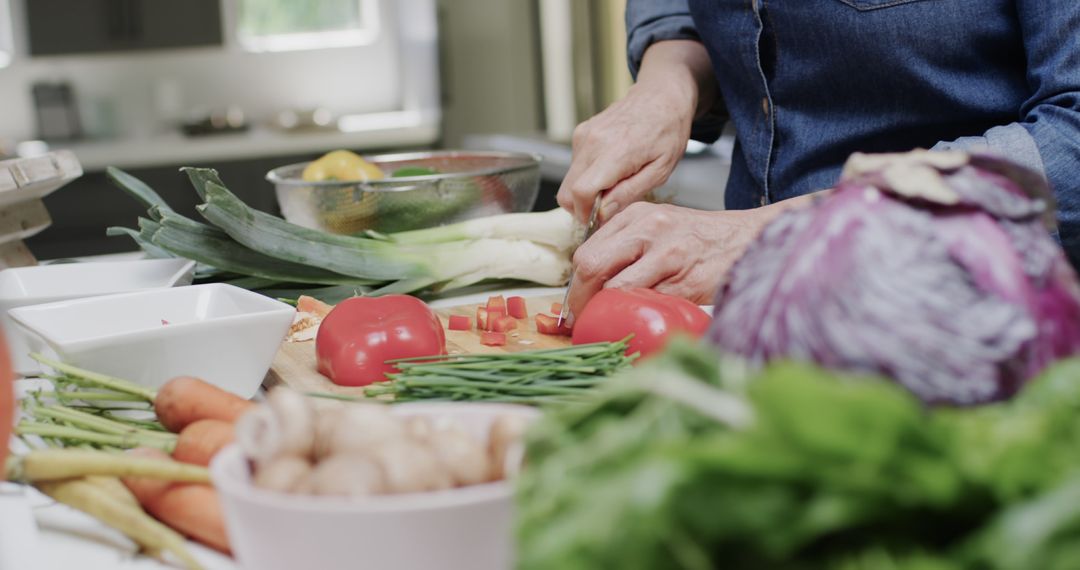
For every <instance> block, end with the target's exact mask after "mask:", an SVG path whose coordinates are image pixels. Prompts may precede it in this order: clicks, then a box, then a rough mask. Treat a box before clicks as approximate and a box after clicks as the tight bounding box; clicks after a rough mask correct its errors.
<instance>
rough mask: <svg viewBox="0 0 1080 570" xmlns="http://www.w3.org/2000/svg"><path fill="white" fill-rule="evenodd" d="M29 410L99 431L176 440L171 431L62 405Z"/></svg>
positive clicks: (44, 416) (35, 414) (36, 416)
mask: <svg viewBox="0 0 1080 570" xmlns="http://www.w3.org/2000/svg"><path fill="white" fill-rule="evenodd" d="M27 411H28V412H29V413H30V414H31V415H33V416H34V417H35V418H39V419H40V418H49V419H53V420H60V421H64V422H68V423H72V424H76V425H78V426H81V427H83V428H86V429H90V430H93V431H97V432H100V433H106V434H113V435H128V434H134V435H140V436H143V437H148V438H149V437H153V438H160V439H163V440H165V441H164V443H169V442H172V443H175V442H176V435H174V434H171V433H166V432H161V431H151V430H148V429H143V428H140V427H136V426H133V425H130V424H125V423H122V422H119V421H116V420H112V419H109V418H105V417H102V416H97V415H94V414H90V413H87V412H83V411H79V410H74V409H71V408H68V407H65V406H61V405H54V406H29V408H28V410H27Z"/></svg>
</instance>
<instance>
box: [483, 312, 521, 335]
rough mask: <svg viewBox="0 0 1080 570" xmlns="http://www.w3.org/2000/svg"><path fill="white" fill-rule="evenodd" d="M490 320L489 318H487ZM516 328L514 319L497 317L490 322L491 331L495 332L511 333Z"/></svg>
mask: <svg viewBox="0 0 1080 570" xmlns="http://www.w3.org/2000/svg"><path fill="white" fill-rule="evenodd" d="M489 318H490V317H489ZM516 328H517V319H515V318H514V317H509V316H507V317H499V318H498V319H495V320H494V321H492V322H491V330H493V331H495V332H506V331H512V330H514V329H516Z"/></svg>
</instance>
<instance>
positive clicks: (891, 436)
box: [517, 343, 1080, 570]
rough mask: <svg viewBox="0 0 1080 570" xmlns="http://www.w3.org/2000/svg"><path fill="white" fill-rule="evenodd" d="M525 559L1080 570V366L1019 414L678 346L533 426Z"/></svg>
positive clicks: (524, 484)
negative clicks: (746, 364)
mask: <svg viewBox="0 0 1080 570" xmlns="http://www.w3.org/2000/svg"><path fill="white" fill-rule="evenodd" d="M528 458H529V465H528V466H527V468H526V470H525V472H524V473H523V474H522V477H521V478H520V480H519V488H518V529H517V530H518V537H519V548H518V556H519V567H520V568H522V569H525V570H533V569H550V568H558V569H560V570H575V569H595V568H620V569H624V570H628V569H636V568H642V569H645V568H648V569H669V568H670V569H676V568H685V569H703V570H704V569H708V568H725V569H735V570H742V569H746V570H751V569H752V570H762V569H770V570H771V569H776V570H803V569H805V570H812V569H819V568H820V569H824V568H828V569H834V568H835V569H840V570H967V569H971V570H981V569H986V570H998V569H1000V570H1036V569H1040V570H1055V569H1062V570H1065V569H1076V568H1080V469H1078V468H1080V362H1078V361H1066V362H1063V363H1060V364H1058V365H1057V366H1055V367H1053V368H1051V369H1049V370H1048V371H1047V372H1046V373H1045V374H1043V375H1042V376H1041V377H1040V378H1038V379H1037V380H1035V381H1034V382H1033V383H1032V384H1031V385H1030V386H1029V387H1028V388H1027V389H1026V390H1025V391H1024V392H1023V393H1022V394H1021V395H1020V396H1019V397H1018V398H1016V399H1015V400H1013V401H1012V402H1009V403H1003V404H996V405H992V406H984V407H981V408H966V409H929V408H926V407H925V406H923V405H922V404H921V403H920V402H919V401H918V400H917V399H915V398H914V397H913V396H911V395H910V394H909V393H908V392H907V391H906V390H904V389H903V388H901V387H898V386H896V385H895V384H892V383H889V382H886V381H882V380H878V379H874V378H863V377H851V376H838V375H836V374H835V373H831V372H826V371H823V370H821V369H819V368H816V367H813V366H811V365H802V364H792V363H778V364H773V365H770V366H769V367H767V368H765V369H764V370H763V371H761V372H759V373H756V374H753V375H750V374H749V373H747V372H746V370H745V369H743V368H741V367H739V366H738V365H737V364H735V363H731V362H722V361H721V359H720V358H719V357H718V356H717V355H716V354H714V353H713V352H711V351H710V350H708V349H706V348H703V347H699V346H696V345H692V344H689V343H676V344H673V345H672V347H671V348H670V349H669V350H668V351H667V352H666V353H665V354H663V355H661V356H660V357H658V358H655V359H653V360H652V361H650V362H648V363H646V364H643V365H641V366H639V367H637V368H636V369H634V370H632V371H630V372H629V373H627V374H625V375H623V376H620V377H617V378H614V379H613V380H612V381H611V382H610V385H609V389H607V390H604V391H602V392H601V393H599V394H598V395H597V397H596V398H595V399H593V400H591V401H589V402H586V403H583V404H580V405H573V406H567V407H563V408H560V409H557V410H554V411H552V412H549V413H548V414H547V415H546V416H545V418H544V419H543V420H542V421H541V422H540V423H539V424H538V425H537V426H536V428H535V429H534V430H532V431H531V433H530V440H529V447H528Z"/></svg>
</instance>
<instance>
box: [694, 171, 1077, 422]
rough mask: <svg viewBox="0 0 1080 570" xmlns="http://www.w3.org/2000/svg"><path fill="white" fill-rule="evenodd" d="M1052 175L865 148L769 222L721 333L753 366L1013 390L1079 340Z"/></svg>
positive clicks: (931, 393)
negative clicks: (824, 190)
mask: <svg viewBox="0 0 1080 570" xmlns="http://www.w3.org/2000/svg"><path fill="white" fill-rule="evenodd" d="M1052 212H1053V208H1052V203H1051V199H1050V193H1049V189H1048V188H1047V186H1046V182H1045V181H1044V179H1043V178H1042V177H1041V176H1040V175H1038V174H1036V173H1034V172H1032V171H1029V170H1026V169H1024V168H1022V167H1019V166H1016V165H1014V164H1012V163H1009V162H1007V161H1005V160H1003V159H1000V158H996V157H993V156H989V155H968V154H963V153H930V152H925V151H917V152H914V153H908V154H900V155H854V156H853V157H852V158H851V159H850V160H849V162H848V164H847V165H846V166H845V169H844V174H843V176H842V177H841V180H840V182H839V184H838V185H837V187H836V189H835V191H834V192H833V193H831V194H830V195H829V196H827V197H825V198H822V199H820V200H819V201H817V202H815V204H814V205H813V206H811V207H809V208H807V209H803V210H798V211H793V212H789V213H787V214H785V215H783V216H781V217H779V218H778V219H777V220H776V221H774V222H773V223H771V224H769V225H768V226H767V227H766V228H765V230H764V231H763V233H762V235H761V237H760V239H759V240H758V241H757V242H756V243H755V244H754V245H752V246H751V247H750V248H749V249H748V250H747V252H746V254H745V255H744V256H743V257H742V258H741V259H740V260H739V261H738V262H737V263H736V264H735V266H734V267H733V269H732V272H731V274H730V276H729V279H728V281H727V283H726V284H725V285H724V287H723V288H722V289H721V291H720V293H719V294H718V296H717V301H716V309H715V315H714V320H713V325H712V328H711V329H710V332H709V338H710V340H711V341H712V342H713V343H714V344H715V345H716V346H718V347H719V348H721V349H723V350H725V351H728V352H730V353H735V354H738V355H741V356H743V357H745V358H746V359H748V360H749V361H750V362H752V363H755V364H761V363H763V362H766V361H769V360H773V359H796V360H809V361H813V362H816V363H819V364H821V365H824V366H826V367H829V368H833V369H838V370H845V371H852V372H863V373H874V374H884V375H886V376H889V377H891V378H893V379H895V380H896V381H898V382H900V383H901V384H902V385H904V386H905V387H907V388H908V389H909V390H911V391H912V392H913V393H915V394H916V395H917V396H919V397H920V398H921V399H923V400H924V401H926V402H928V403H934V404H955V405H969V404H978V403H982V402H988V401H994V400H1000V399H1004V398H1008V397H1009V396H1011V395H1012V394H1014V393H1015V392H1016V391H1017V390H1018V389H1019V388H1020V387H1021V386H1022V385H1023V384H1024V382H1026V381H1027V380H1028V379H1030V378H1031V377H1032V376H1034V375H1035V374H1037V373H1038V372H1039V371H1041V370H1042V369H1043V368H1045V367H1046V366H1047V364H1049V363H1051V362H1052V361H1054V360H1057V359H1059V358H1062V357H1065V356H1069V355H1072V354H1076V353H1077V352H1078V351H1080V285H1078V283H1077V278H1076V274H1075V273H1074V272H1073V269H1072V267H1071V266H1070V265H1069V264H1068V262H1067V261H1066V258H1065V256H1064V254H1063V252H1062V251H1061V249H1060V248H1059V247H1058V245H1057V243H1056V242H1055V241H1054V240H1053V239H1052V238H1051V236H1050V232H1049V231H1048V229H1047V227H1046V226H1047V224H1048V223H1052V220H1053V218H1052Z"/></svg>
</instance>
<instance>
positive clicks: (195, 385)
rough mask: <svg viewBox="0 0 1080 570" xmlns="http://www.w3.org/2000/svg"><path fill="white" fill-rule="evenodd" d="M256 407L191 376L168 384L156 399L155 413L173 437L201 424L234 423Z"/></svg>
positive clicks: (174, 379)
mask: <svg viewBox="0 0 1080 570" xmlns="http://www.w3.org/2000/svg"><path fill="white" fill-rule="evenodd" d="M254 405H255V404H254V403H253V402H249V401H248V400H245V399H243V398H241V397H239V396H237V395H236V394H233V393H231V392H226V391H225V390H222V389H221V388H218V387H217V386H214V385H213V384H208V383H206V382H204V381H202V380H200V379H198V378H192V377H190V376H178V377H176V378H173V379H172V380H169V381H168V382H166V383H165V385H164V386H162V387H161V389H160V390H158V393H157V397H156V398H154V412H155V413H157V417H158V421H160V422H161V425H163V426H165V429H167V430H169V431H171V432H173V433H179V432H180V431H181V430H183V429H184V428H185V427H187V426H188V424H191V423H193V422H196V421H198V420H205V419H211V420H222V421H226V422H234V421H236V419H237V418H239V417H240V416H241V415H243V413H244V412H246V411H247V410H248V409H249V408H251V407H252V406H254Z"/></svg>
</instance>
